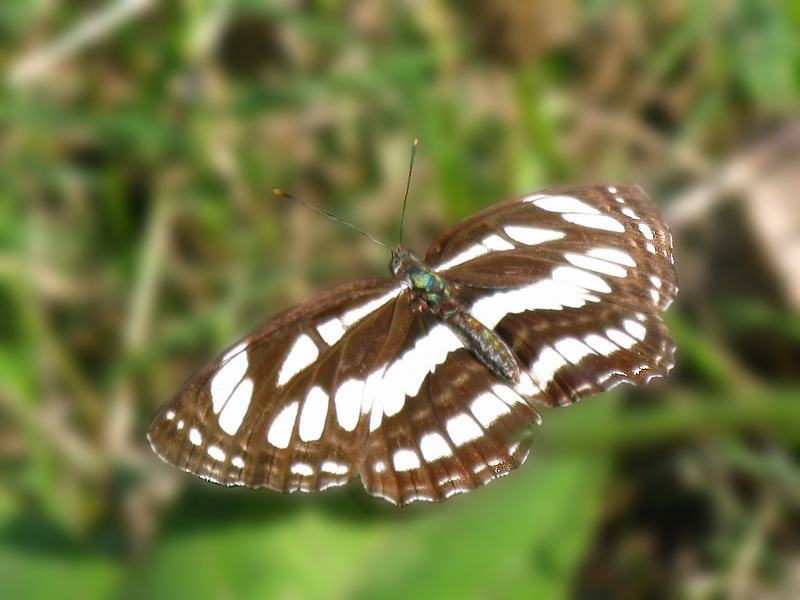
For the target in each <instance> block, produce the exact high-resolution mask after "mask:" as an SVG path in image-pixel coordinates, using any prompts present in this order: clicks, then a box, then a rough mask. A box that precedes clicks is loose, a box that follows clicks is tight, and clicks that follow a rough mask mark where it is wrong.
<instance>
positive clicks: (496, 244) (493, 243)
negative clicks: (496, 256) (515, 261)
mask: <svg viewBox="0 0 800 600" xmlns="http://www.w3.org/2000/svg"><path fill="white" fill-rule="evenodd" d="M481 243H482V244H483V245H484V246H486V247H487V248H489V249H490V250H498V251H502V250H513V249H514V244H510V243H509V242H507V241H505V240H504V239H503V238H501V237H500V236H499V235H497V234H494V233H493V234H492V235H488V236H486V237H485V238H483V240H482V241H481Z"/></svg>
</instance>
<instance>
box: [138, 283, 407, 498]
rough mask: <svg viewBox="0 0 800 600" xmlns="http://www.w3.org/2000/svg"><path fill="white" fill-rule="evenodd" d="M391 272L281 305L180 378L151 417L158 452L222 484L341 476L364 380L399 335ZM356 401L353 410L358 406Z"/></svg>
mask: <svg viewBox="0 0 800 600" xmlns="http://www.w3.org/2000/svg"><path fill="white" fill-rule="evenodd" d="M403 295H404V293H403V288H401V286H400V283H399V282H398V281H396V280H368V281H359V282H354V283H352V284H348V285H345V286H341V287H339V288H336V289H334V290H331V291H330V292H327V293H325V294H322V295H320V296H318V297H316V298H314V299H312V300H311V301H309V302H307V303H305V304H302V305H300V306H298V307H295V308H293V309H290V310H289V311H287V312H285V313H283V314H282V315H280V316H279V317H277V318H275V319H273V320H272V321H270V322H268V323H267V324H266V325H265V326H264V327H262V328H261V329H260V330H258V331H256V332H254V333H253V334H251V335H249V336H247V337H245V338H244V339H243V340H241V341H240V342H239V343H237V344H235V345H234V346H233V347H231V348H229V349H228V350H227V351H225V352H224V353H223V354H222V355H220V356H219V357H218V358H217V359H216V360H214V361H212V362H211V363H210V364H209V365H208V366H206V367H205V368H204V369H203V370H201V371H200V372H199V373H197V374H196V375H194V376H193V377H192V378H191V379H189V380H188V381H187V382H186V383H185V384H184V385H183V387H182V388H181V389H180V391H178V393H177V394H176V395H175V396H174V397H173V398H172V399H171V400H170V401H169V402H167V403H166V404H165V405H164V406H163V407H162V408H161V410H160V411H159V412H158V414H157V415H156V416H155V418H154V419H153V422H152V425H151V427H150V432H149V434H148V438H149V440H150V444H151V446H152V447H153V449H154V450H155V452H156V453H157V454H158V455H159V456H160V457H161V458H162V459H164V460H165V461H166V462H168V463H171V464H173V465H175V466H177V467H179V468H181V469H183V470H185V471H188V472H190V473H194V474H195V475H199V476H200V477H203V478H205V479H208V480H211V481H214V482H217V483H221V484H225V485H246V486H250V487H262V486H266V487H269V488H272V489H275V490H280V491H292V490H306V491H310V490H317V489H323V488H326V487H329V486H332V485H341V484H343V483H345V482H347V481H348V480H349V479H350V478H352V477H353V476H354V475H355V474H357V473H358V472H359V470H360V466H361V462H362V460H363V450H364V443H363V441H364V438H365V436H366V429H365V418H364V415H365V414H368V412H369V409H370V404H371V402H372V398H371V397H368V395H367V392H368V390H367V391H365V390H364V389H363V386H361V387H360V388H359V386H358V384H357V383H356V384H352V383H348V382H358V381H363V380H364V379H365V378H366V376H367V375H368V374H369V373H371V372H374V371H376V370H379V369H380V367H381V365H382V364H384V363H388V362H389V361H390V357H391V356H393V355H394V354H395V353H396V352H397V351H398V349H397V348H395V347H394V344H401V343H403V342H404V340H405V339H406V338H405V332H404V331H403V328H404V327H407V323H408V321H409V320H410V319H409V318H405V319H403V318H402V315H400V317H399V318H398V311H397V310H396V305H397V301H398V298H400V297H401V296H403ZM362 404H363V405H364V406H363V408H364V410H363V411H362Z"/></svg>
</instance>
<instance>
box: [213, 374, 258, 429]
mask: <svg viewBox="0 0 800 600" xmlns="http://www.w3.org/2000/svg"><path fill="white" fill-rule="evenodd" d="M252 398H253V380H252V379H250V378H249V377H247V378H245V380H244V381H242V382H241V383H240V384H239V385H237V386H236V389H235V390H233V393H232V394H231V395H230V398H228V401H227V402H226V403H225V406H223V407H222V412H221V413H220V414H219V426H220V427H221V428H222V430H223V431H224V432H225V433H227V434H228V435H233V434H234V433H236V432H237V431H238V430H239V427H240V426H241V424H242V420H243V419H244V415H245V414H246V413H247V409H248V407H249V406H250V400H251V399H252Z"/></svg>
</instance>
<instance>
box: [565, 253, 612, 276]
mask: <svg viewBox="0 0 800 600" xmlns="http://www.w3.org/2000/svg"><path fill="white" fill-rule="evenodd" d="M564 258H566V259H567V260H568V261H569V262H571V263H572V264H573V265H575V266H576V267H581V268H583V269H589V270H590V271H596V272H598V273H603V274H605V275H611V276H613V277H626V276H627V275H628V272H627V271H626V270H625V269H623V268H622V267H620V266H619V265H618V264H616V263H610V262H607V261H605V260H601V259H599V258H592V257H591V256H586V255H584V254H573V253H571V252H567V253H566V254H565V255H564Z"/></svg>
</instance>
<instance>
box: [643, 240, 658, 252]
mask: <svg viewBox="0 0 800 600" xmlns="http://www.w3.org/2000/svg"><path fill="white" fill-rule="evenodd" d="M644 247H645V248H647V251H648V252H649V253H650V254H655V253H656V247H655V246H654V245H653V243H652V242H647V243H646V244H645V245H644Z"/></svg>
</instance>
